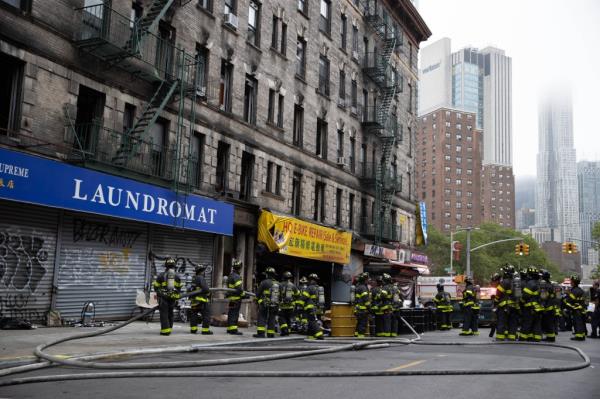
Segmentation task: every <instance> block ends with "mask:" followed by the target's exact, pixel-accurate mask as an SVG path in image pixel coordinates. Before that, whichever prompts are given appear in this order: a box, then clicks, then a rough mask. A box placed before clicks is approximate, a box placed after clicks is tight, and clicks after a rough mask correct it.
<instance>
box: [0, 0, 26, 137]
mask: <svg viewBox="0 0 600 399" xmlns="http://www.w3.org/2000/svg"><path fill="white" fill-rule="evenodd" d="M13 3H14V4H13ZM9 4H13V5H14V6H15V7H17V6H19V4H18V2H12V3H11V2H9ZM22 90H23V63H22V62H21V61H19V60H18V59H16V58H13V57H9V56H6V55H4V54H0V135H8V136H12V135H14V134H15V133H16V132H18V131H19V130H20V128H21V101H22V99H21V98H22Z"/></svg>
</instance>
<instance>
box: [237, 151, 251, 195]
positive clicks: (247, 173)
mask: <svg viewBox="0 0 600 399" xmlns="http://www.w3.org/2000/svg"><path fill="white" fill-rule="evenodd" d="M253 172H254V155H252V154H250V153H248V152H245V151H244V153H243V154H242V173H241V174H240V199H241V200H246V201H248V200H249V199H250V197H251V196H252V177H253V176H252V175H253Z"/></svg>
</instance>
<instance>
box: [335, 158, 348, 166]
mask: <svg viewBox="0 0 600 399" xmlns="http://www.w3.org/2000/svg"><path fill="white" fill-rule="evenodd" d="M337 164H338V165H339V166H346V158H345V157H338V159H337Z"/></svg>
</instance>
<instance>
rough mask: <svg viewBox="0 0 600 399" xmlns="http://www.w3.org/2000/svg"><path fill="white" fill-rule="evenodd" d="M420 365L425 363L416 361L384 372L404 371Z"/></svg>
mask: <svg viewBox="0 0 600 399" xmlns="http://www.w3.org/2000/svg"><path fill="white" fill-rule="evenodd" d="M421 363H425V360H416V361H414V362H410V363H406V364H403V365H402V366H398V367H394V368H391V369H387V370H386V371H397V370H402V369H406V368H409V367H412V366H416V365H417V364H421Z"/></svg>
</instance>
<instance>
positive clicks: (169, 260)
mask: <svg viewBox="0 0 600 399" xmlns="http://www.w3.org/2000/svg"><path fill="white" fill-rule="evenodd" d="M176 263H177V262H175V259H173V258H167V259H166V260H165V267H166V268H167V269H169V268H171V267H175V265H176Z"/></svg>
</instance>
